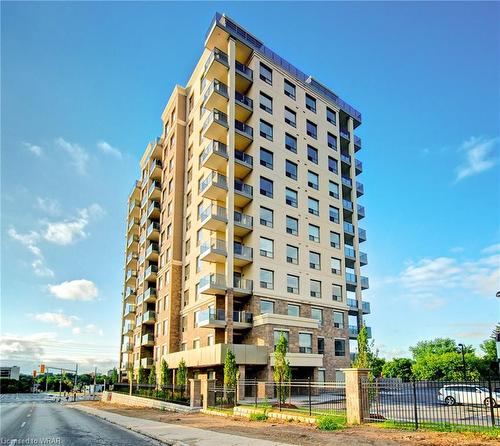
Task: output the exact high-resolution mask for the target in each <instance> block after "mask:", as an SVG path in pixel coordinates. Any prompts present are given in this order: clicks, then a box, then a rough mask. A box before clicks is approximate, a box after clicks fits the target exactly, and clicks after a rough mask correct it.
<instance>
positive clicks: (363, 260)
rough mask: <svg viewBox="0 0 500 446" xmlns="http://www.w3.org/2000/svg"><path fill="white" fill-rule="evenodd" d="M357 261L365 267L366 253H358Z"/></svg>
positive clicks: (366, 261)
mask: <svg viewBox="0 0 500 446" xmlns="http://www.w3.org/2000/svg"><path fill="white" fill-rule="evenodd" d="M359 261H360V262H361V264H362V265H366V264H367V263H368V256H367V255H366V252H360V253H359Z"/></svg>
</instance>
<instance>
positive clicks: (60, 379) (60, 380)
mask: <svg viewBox="0 0 500 446" xmlns="http://www.w3.org/2000/svg"><path fill="white" fill-rule="evenodd" d="M62 373H63V369H61V374H60V375H59V401H60V400H61V391H62Z"/></svg>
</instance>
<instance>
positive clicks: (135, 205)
mask: <svg viewBox="0 0 500 446" xmlns="http://www.w3.org/2000/svg"><path fill="white" fill-rule="evenodd" d="M140 208H141V203H140V201H139V200H132V201H131V202H130V204H129V206H128V215H129V217H134V218H137V217H139V211H140Z"/></svg>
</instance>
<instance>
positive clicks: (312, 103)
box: [306, 93, 316, 113]
mask: <svg viewBox="0 0 500 446" xmlns="http://www.w3.org/2000/svg"><path fill="white" fill-rule="evenodd" d="M306 108H307V109H308V110H311V111H312V112H314V113H316V99H314V98H313V97H312V96H310V95H308V94H307V93H306Z"/></svg>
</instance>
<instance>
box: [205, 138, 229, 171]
mask: <svg viewBox="0 0 500 446" xmlns="http://www.w3.org/2000/svg"><path fill="white" fill-rule="evenodd" d="M228 158H229V156H228V154H227V146H226V145H225V144H223V143H221V142H219V141H210V143H209V144H208V145H207V147H205V149H203V152H201V155H200V166H202V167H206V168H208V169H212V170H217V171H221V170H224V168H225V167H226V164H227V160H228Z"/></svg>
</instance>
